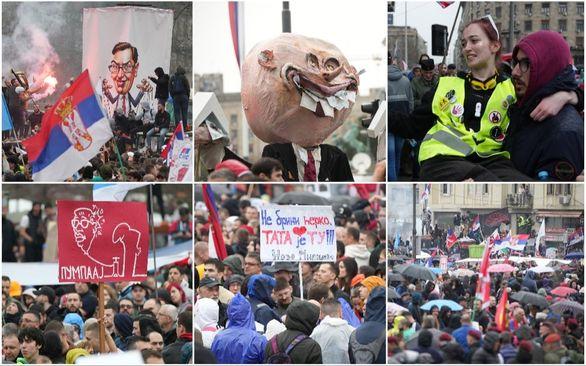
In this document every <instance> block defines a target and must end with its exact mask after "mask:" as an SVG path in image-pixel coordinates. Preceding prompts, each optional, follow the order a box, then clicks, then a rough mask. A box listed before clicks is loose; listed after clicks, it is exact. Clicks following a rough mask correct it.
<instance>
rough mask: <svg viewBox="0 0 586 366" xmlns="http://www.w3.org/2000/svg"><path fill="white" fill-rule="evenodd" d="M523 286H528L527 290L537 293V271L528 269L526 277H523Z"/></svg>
mask: <svg viewBox="0 0 586 366" xmlns="http://www.w3.org/2000/svg"><path fill="white" fill-rule="evenodd" d="M521 286H523V287H527V291H529V292H533V293H534V294H536V293H537V282H535V273H534V272H532V271H527V273H526V274H525V277H523V283H522V284H521Z"/></svg>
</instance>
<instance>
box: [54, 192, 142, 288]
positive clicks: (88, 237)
mask: <svg viewBox="0 0 586 366" xmlns="http://www.w3.org/2000/svg"><path fill="white" fill-rule="evenodd" d="M57 210H58V211H57V218H58V229H57V230H58V243H59V281H60V282H83V281H91V282H98V281H141V280H144V279H145V278H146V276H147V274H146V272H147V257H148V252H149V230H148V224H147V209H146V205H145V204H144V203H142V202H91V201H90V202H86V201H58V202H57Z"/></svg>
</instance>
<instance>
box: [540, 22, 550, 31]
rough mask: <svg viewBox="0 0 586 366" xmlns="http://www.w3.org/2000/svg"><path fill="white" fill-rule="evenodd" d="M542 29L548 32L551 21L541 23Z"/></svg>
mask: <svg viewBox="0 0 586 366" xmlns="http://www.w3.org/2000/svg"><path fill="white" fill-rule="evenodd" d="M541 29H542V30H548V29H549V20H542V21H541Z"/></svg>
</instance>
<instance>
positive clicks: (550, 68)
mask: <svg viewBox="0 0 586 366" xmlns="http://www.w3.org/2000/svg"><path fill="white" fill-rule="evenodd" d="M519 50H522V51H523V53H525V54H526V55H527V57H528V58H529V61H530V63H531V66H530V72H531V74H530V75H529V85H527V91H526V92H525V96H524V97H523V98H522V99H521V100H520V102H519V103H520V105H523V104H524V103H525V102H526V101H527V100H528V99H529V98H531V96H533V94H535V92H537V91H538V90H539V89H541V88H542V87H543V86H545V85H546V84H547V83H549V82H550V81H551V80H553V79H554V78H555V77H556V76H557V75H558V74H559V73H560V72H561V71H562V70H564V69H565V68H566V66H568V65H569V64H570V61H571V57H572V56H571V54H570V46H569V45H568V43H567V42H566V40H565V39H564V37H563V36H562V35H561V34H559V33H558V32H553V31H545V30H542V31H538V32H534V33H531V34H529V35H528V36H526V37H524V38H523V39H521V40H520V41H519V43H517V45H516V46H515V48H514V49H513V59H516V58H517V53H518V52H519Z"/></svg>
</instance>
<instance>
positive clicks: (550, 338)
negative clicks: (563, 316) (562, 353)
mask: <svg viewBox="0 0 586 366" xmlns="http://www.w3.org/2000/svg"><path fill="white" fill-rule="evenodd" d="M561 340H562V338H561V337H560V335H559V334H557V333H553V334H550V335H548V336H547V337H545V340H544V341H543V343H556V342H559V341H561Z"/></svg>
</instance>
